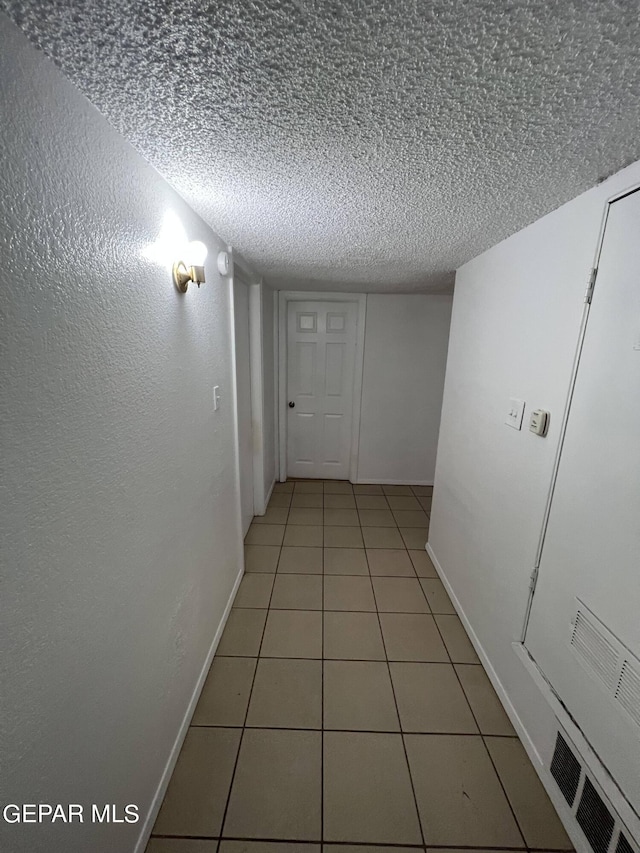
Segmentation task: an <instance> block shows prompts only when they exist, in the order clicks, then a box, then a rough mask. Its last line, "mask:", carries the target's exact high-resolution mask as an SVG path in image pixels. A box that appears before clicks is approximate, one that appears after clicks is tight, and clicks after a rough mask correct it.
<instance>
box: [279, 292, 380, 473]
mask: <svg viewBox="0 0 640 853" xmlns="http://www.w3.org/2000/svg"><path fill="white" fill-rule="evenodd" d="M280 297H281V298H280V377H279V386H280V479H281V480H284V479H286V478H287V477H297V478H308V479H323V480H347V479H351V480H356V479H357V452H358V439H359V433H360V399H361V392H362V361H363V353H364V313H365V305H366V298H365V297H364V295H362V294H358V295H355V294H337V293H332V294H307V293H281V295H280Z"/></svg>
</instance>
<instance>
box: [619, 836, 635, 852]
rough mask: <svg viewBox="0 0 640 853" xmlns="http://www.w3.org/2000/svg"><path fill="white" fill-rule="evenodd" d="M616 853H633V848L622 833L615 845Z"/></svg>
mask: <svg viewBox="0 0 640 853" xmlns="http://www.w3.org/2000/svg"><path fill="white" fill-rule="evenodd" d="M616 853H634V851H633V847H632V846H631V845H630V844H629V842H628V841H627V839H626V836H625V835H624V833H622V832H621V833H620V836H619V838H618V843H617V845H616Z"/></svg>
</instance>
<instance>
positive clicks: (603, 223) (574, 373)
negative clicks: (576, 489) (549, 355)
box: [520, 183, 640, 648]
mask: <svg viewBox="0 0 640 853" xmlns="http://www.w3.org/2000/svg"><path fill="white" fill-rule="evenodd" d="M638 191H640V184H638V183H635V184H632V185H631V186H630V187H627V188H626V189H624V190H621V191H620V192H617V193H614V195H612V196H610V197H609V198H608V199H607V200H606V201H605V203H604V209H603V212H602V217H601V220H600V231H599V233H598V239H597V242H596V247H595V253H594V257H593V263H592V266H591V270H590V272H589V276H588V281H587V290H586V293H585V297H584V305H583V309H582V318H581V320H580V329H579V331H578V340H577V342H576V349H575V354H574V357H573V365H572V368H571V376H570V378H569V388H568V391H567V396H566V400H565V405H564V410H563V413H562V420H561V423H560V435H559V438H558V444H557V446H556V452H555V456H554V460H553V468H552V469H551V478H550V482H549V489H548V491H547V500H546V503H545V508H544V513H543V516H542V524H541V527H540V534H539V537H538V546H537V549H536V558H535V563H534V567H533V571H532V573H531V582H530V584H529V595H528V599H527V606H526V610H525V615H524V620H523V625H522V631H521V634H520V644H521V645H523V646H524V647H525V648H526V644H527V631H528V629H529V621H530V619H531V610H532V608H533V599H534V596H535V594H536V587H537V585H538V577H539V574H540V565H541V563H542V555H543V551H544V543H545V539H546V536H547V527H548V525H549V518H550V516H551V510H552V506H553V496H554V493H555V489H556V482H557V480H558V473H559V469H560V463H561V461H562V450H563V447H564V440H565V436H566V433H567V427H568V425H569V417H570V415H571V402H572V400H573V392H574V390H575V387H576V382H577V381H578V372H579V370H580V357H581V355H582V347H583V345H584V339H585V336H586V333H587V325H588V323H589V314H590V311H591V296H592V294H593V287H594V286H595V283H596V280H597V276H598V267H599V266H600V255H601V254H602V247H603V244H604V238H605V234H606V230H607V221H608V219H609V211H610V210H611V205H612V204H615V202H616V201H621V200H622V199H623V198H626V196H628V195H632V194H633V193H636V192H638Z"/></svg>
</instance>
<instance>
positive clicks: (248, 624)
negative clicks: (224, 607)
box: [217, 608, 267, 657]
mask: <svg viewBox="0 0 640 853" xmlns="http://www.w3.org/2000/svg"><path fill="white" fill-rule="evenodd" d="M266 618H267V611H266V610H236V609H235V608H233V609H232V610H231V613H230V614H229V618H228V620H227V624H226V625H225V628H224V631H223V633H222V637H221V638H220V643H219V644H218V651H217V653H218V654H219V655H221V656H224V655H230V656H233V657H235V656H237V655H240V656H242V657H256V656H257V654H258V652H259V651H260V643H261V641H262V632H263V631H264V623H265V621H266Z"/></svg>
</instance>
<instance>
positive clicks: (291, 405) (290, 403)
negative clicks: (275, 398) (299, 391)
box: [289, 400, 296, 409]
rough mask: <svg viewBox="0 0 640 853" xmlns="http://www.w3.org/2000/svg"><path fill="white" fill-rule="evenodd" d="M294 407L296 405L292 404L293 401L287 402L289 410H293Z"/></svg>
mask: <svg viewBox="0 0 640 853" xmlns="http://www.w3.org/2000/svg"><path fill="white" fill-rule="evenodd" d="M295 407H296V404H295V403H294V402H293V400H289V408H290V409H295Z"/></svg>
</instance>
